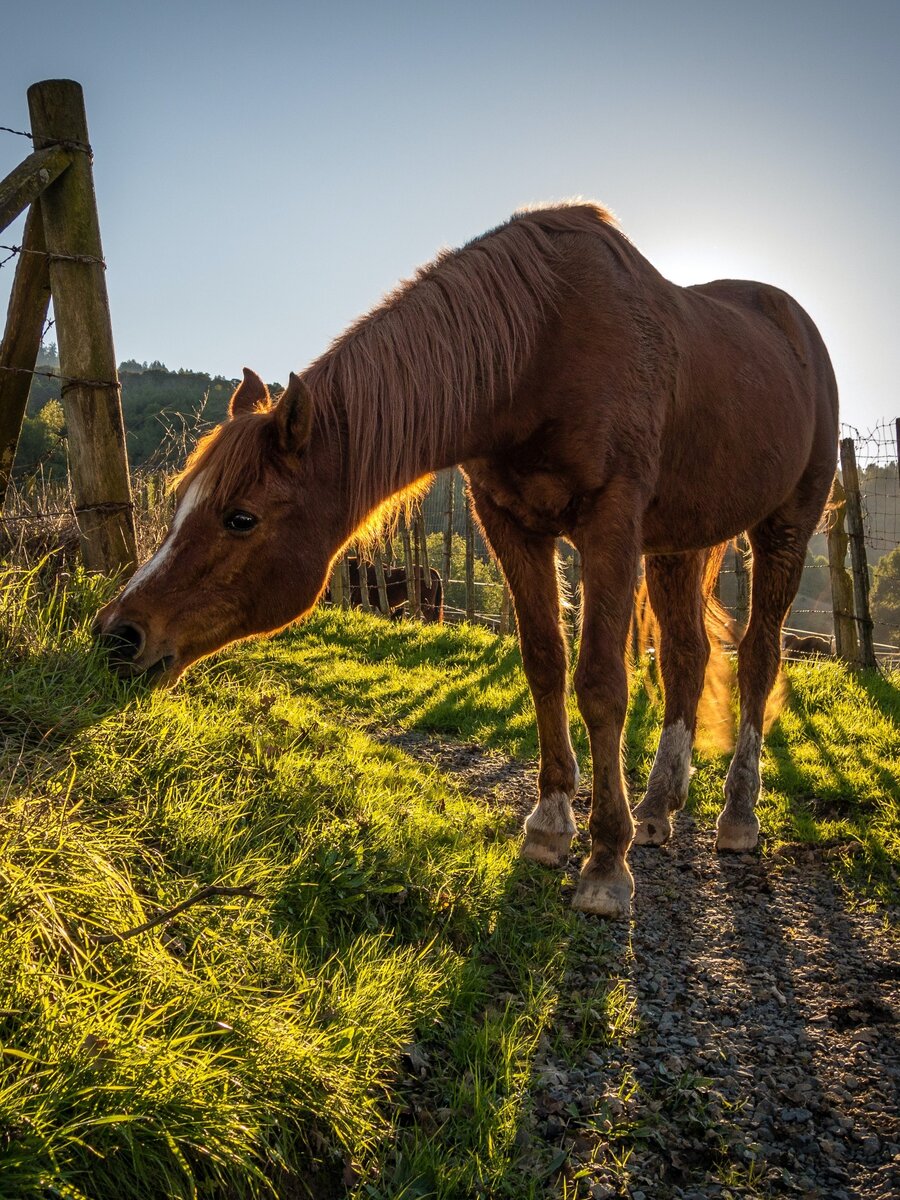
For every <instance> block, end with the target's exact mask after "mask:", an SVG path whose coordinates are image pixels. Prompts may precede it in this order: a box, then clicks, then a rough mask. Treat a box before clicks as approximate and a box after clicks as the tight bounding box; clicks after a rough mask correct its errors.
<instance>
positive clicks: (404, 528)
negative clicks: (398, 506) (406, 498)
mask: <svg viewBox="0 0 900 1200" xmlns="http://www.w3.org/2000/svg"><path fill="white" fill-rule="evenodd" d="M400 540H401V541H402V543H403V565H404V568H405V570H406V601H407V607H408V609H409V612H408V615H409V616H410V617H416V616H418V615H419V614H418V610H417V608H416V580H415V565H414V563H413V555H412V543H411V542H410V537H409V525H408V524H407V520H406V516H405V515H404V517H403V520H402V521H401V522H400Z"/></svg>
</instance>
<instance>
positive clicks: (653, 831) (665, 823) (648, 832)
mask: <svg viewBox="0 0 900 1200" xmlns="http://www.w3.org/2000/svg"><path fill="white" fill-rule="evenodd" d="M634 819H635V822H636V823H635V827H634V844H635V845H636V846H664V845H665V843H666V842H667V841H668V840H669V838H670V837H671V836H672V822H671V821H670V820H669V818H668V817H666V816H662V817H661V816H659V814H655V815H653V816H649V815H648V816H646V817H642V816H641V808H640V805H638V807H637V808H636V809H635V811H634Z"/></svg>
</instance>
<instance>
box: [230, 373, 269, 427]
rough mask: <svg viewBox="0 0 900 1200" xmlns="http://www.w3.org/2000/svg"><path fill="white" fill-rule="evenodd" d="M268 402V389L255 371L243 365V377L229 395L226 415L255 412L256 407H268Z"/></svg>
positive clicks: (232, 415)
mask: <svg viewBox="0 0 900 1200" xmlns="http://www.w3.org/2000/svg"><path fill="white" fill-rule="evenodd" d="M270 403H271V401H270V400H269V389H268V388H267V387H266V385H265V384H264V383H263V381H262V380H261V379H260V377H259V376H258V375H257V374H256V372H255V371H251V370H250V368H249V367H244V378H243V379H242V380H241V382H240V383H239V384H238V386H237V389H236V391H235V393H234V395H233V396H232V397H231V403H230V404H229V405H228V415H229V416H230V417H236V416H237V415H238V414H239V413H249V412H256V410H257V409H258V408H268V407H269V405H270Z"/></svg>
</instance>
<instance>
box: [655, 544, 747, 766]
mask: <svg viewBox="0 0 900 1200" xmlns="http://www.w3.org/2000/svg"><path fill="white" fill-rule="evenodd" d="M730 544H731V543H730V542H721V543H720V544H719V545H717V546H712V547H711V548H710V549H709V550H708V551H707V556H706V562H705V564H704V568H703V580H702V584H701V588H702V594H703V616H704V623H705V625H706V632H707V636H708V637H709V643H710V656H709V662H708V663H707V666H706V675H705V677H704V680H703V692H702V694H701V697H700V703H699V705H698V706H697V723H698V729H699V731H700V733H699V740H700V741H701V742H702V744H703V745H705V746H706V747H708V748H709V749H717V750H730V749H731V748H732V747H733V746H734V714H733V711H732V705H731V697H732V692H733V685H734V663H733V658H732V656H731V655H730V654H729V653H728V649H729V648H732V649H733V648H736V647H737V646H738V644H739V643H740V640H741V631H740V629H739V627H738V625H737V622H736V621H735V620H734V619H733V618H732V616H731V614H730V613H729V612H728V611H727V609H725V608H724V607H723V605H722V604H721V603H720V601H719V600H718V598H717V596H716V594H715V591H716V584H717V582H718V579H719V572H720V571H721V569H722V563H723V561H724V559H725V553H726V551H727V549H728V547H729V545H730ZM635 635H636V636H635V639H634V642H635V648H636V650H637V651H638V653H641V654H643V653H646V651H647V650H649V649H650V647H651V646H653V647H654V648H655V652H656V654H657V662H658V654H659V622H658V620H657V617H656V614H655V613H654V611H653V607H652V605H651V603H650V593H649V590H648V588H647V580H646V576H645V577H644V579H642V580H641V583H640V585H639V587H638V590H637V594H636V597H635ZM657 677H658V679H659V682H660V683H662V671H661V670H659V669H658V670H657ZM645 679H646V681H647V689H648V691H649V692H650V693H651V695H654V694H658V685H657V683H656V681H655V680H654V679H653V676H652V675H651V674H650V673H649V672H648V673H647V675H646V676H645Z"/></svg>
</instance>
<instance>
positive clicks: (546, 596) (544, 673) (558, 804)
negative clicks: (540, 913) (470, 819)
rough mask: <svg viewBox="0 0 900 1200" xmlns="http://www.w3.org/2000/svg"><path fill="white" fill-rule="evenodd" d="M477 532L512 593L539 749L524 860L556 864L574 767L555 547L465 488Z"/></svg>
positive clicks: (562, 852)
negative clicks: (478, 524)
mask: <svg viewBox="0 0 900 1200" xmlns="http://www.w3.org/2000/svg"><path fill="white" fill-rule="evenodd" d="M471 488H472V496H473V499H474V501H475V508H476V511H477V513H478V517H479V519H480V521H481V524H482V527H483V529H484V532H485V534H486V536H487V539H488V541H489V542H490V544H491V547H492V549H493V551H494V553H495V554H496V555H497V557H498V559H499V560H500V565H501V566H502V567H503V572H504V574H505V576H506V580H507V582H508V584H509V587H510V590H511V592H512V594H513V599H514V600H515V605H516V617H517V620H518V625H519V641H520V644H521V647H522V663H523V665H524V667H525V675H526V677H527V679H528V685H529V687H530V688H531V694H532V697H533V699H534V708H535V714H536V716H537V727H538V737H539V739H540V746H541V765H540V771H539V774H538V794H539V799H538V803H537V807H536V808H535V809H534V811H533V812H532V813H531V814H530V815H529V816H528V817H527V818H526V820H525V841H524V843H523V845H522V854H523V856H524V857H525V858H530V859H533V860H534V861H535V862H540V863H544V864H545V865H546V866H561V865H562V864H563V863H564V862H565V860H566V856H567V854H568V852H569V846H570V845H571V843H572V838H573V837H574V836H575V832H576V828H575V815H574V813H573V811H572V799H573V797H574V795H575V792H576V791H577V790H578V766H577V764H576V762H575V753H574V751H573V749H572V741H571V737H570V734H569V714H568V710H567V707H566V679H567V668H568V661H567V660H568V656H567V653H566V643H565V639H564V637H563V634H562V630H561V627H560V603H559V583H558V580H557V574H556V543H555V541H554V539H553V538H552V537H546V536H539V535H533V534H529V533H526V532H525V531H523V530H522V529H520V528H519V526H518V525H516V524H515V523H514V522H513V521H511V520H510V519H509V518H508V517H507V516H506V514H505V513H504V512H503V510H502V509H500V508H497V507H496V505H494V504H493V502H492V501H491V500H490V498H489V497H488V496H487V495H485V494H484V493H481V492H479V490H478V488H477V486H476V485H475V484H474V483H472V484H471Z"/></svg>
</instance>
